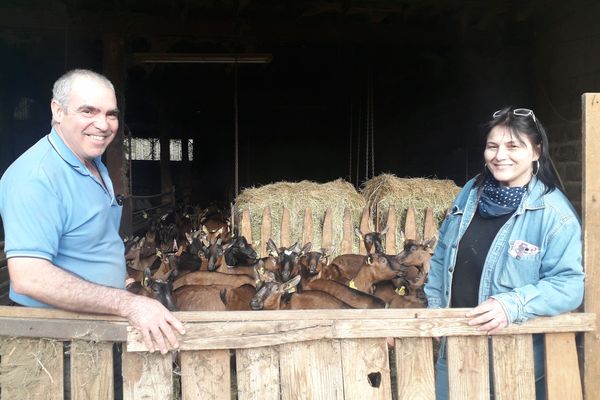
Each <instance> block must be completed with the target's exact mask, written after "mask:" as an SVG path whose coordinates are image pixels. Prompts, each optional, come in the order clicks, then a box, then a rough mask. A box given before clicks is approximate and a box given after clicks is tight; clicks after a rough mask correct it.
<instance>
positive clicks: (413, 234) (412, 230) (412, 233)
mask: <svg viewBox="0 0 600 400" xmlns="http://www.w3.org/2000/svg"><path fill="white" fill-rule="evenodd" d="M404 238H405V239H411V240H417V220H416V217H415V209H414V208H412V207H409V208H408V210H406V220H405V221H404Z"/></svg>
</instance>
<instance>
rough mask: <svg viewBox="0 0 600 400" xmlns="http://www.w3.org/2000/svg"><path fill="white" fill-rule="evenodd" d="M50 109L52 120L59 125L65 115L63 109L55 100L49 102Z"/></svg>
mask: <svg viewBox="0 0 600 400" xmlns="http://www.w3.org/2000/svg"><path fill="white" fill-rule="evenodd" d="M50 109H52V119H54V121H56V122H58V123H60V122H62V119H63V117H64V115H65V109H64V108H63V106H62V105H60V103H59V102H58V101H56V100H52V101H51V102H50Z"/></svg>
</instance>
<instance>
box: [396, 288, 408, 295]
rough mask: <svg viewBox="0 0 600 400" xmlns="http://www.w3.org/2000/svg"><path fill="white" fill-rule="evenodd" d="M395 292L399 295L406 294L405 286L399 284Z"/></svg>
mask: <svg viewBox="0 0 600 400" xmlns="http://www.w3.org/2000/svg"><path fill="white" fill-rule="evenodd" d="M395 292H396V293H398V295H400V296H404V295H405V294H406V287H404V286H401V287H399V288H397V289H396V290H395Z"/></svg>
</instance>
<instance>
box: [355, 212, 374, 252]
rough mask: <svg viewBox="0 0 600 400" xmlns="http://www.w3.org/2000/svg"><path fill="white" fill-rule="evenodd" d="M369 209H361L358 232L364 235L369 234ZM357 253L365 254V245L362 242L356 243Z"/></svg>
mask: <svg viewBox="0 0 600 400" xmlns="http://www.w3.org/2000/svg"><path fill="white" fill-rule="evenodd" d="M369 217H370V216H369V207H368V206H367V207H365V208H363V211H362V215H361V217H360V231H361V232H362V234H363V235H364V234H365V233H369V232H371V226H370V225H369ZM358 252H359V253H360V254H367V249H366V248H365V243H364V241H363V240H360V241H359V242H358Z"/></svg>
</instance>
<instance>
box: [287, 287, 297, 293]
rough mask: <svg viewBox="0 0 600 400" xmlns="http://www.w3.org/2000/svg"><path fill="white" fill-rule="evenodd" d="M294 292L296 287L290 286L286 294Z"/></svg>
mask: <svg viewBox="0 0 600 400" xmlns="http://www.w3.org/2000/svg"><path fill="white" fill-rule="evenodd" d="M295 291H296V286H292V287H291V288H289V289H288V290H287V292H288V293H294V292H295Z"/></svg>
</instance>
